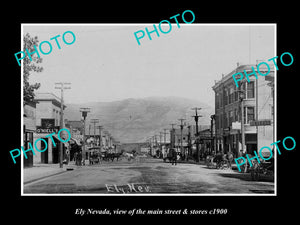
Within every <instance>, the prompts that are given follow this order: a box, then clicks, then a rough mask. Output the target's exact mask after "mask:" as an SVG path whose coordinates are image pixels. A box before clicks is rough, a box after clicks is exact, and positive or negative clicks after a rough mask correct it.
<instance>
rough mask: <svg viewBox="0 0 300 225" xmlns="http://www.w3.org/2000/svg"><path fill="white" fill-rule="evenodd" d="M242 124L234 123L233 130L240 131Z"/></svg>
mask: <svg viewBox="0 0 300 225" xmlns="http://www.w3.org/2000/svg"><path fill="white" fill-rule="evenodd" d="M240 129H241V123H240V122H232V130H240Z"/></svg>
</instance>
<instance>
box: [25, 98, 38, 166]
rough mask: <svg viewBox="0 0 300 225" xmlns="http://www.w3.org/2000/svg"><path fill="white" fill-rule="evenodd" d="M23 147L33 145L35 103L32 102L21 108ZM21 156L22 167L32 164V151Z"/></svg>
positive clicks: (27, 147)
mask: <svg viewBox="0 0 300 225" xmlns="http://www.w3.org/2000/svg"><path fill="white" fill-rule="evenodd" d="M23 110H24V112H23V147H24V149H29V148H30V144H31V145H32V146H33V136H34V133H35V130H36V126H35V110H36V104H35V103H34V102H30V103H27V104H26V105H24V108H23ZM26 156H27V158H25V155H24V156H23V159H24V160H23V162H24V164H23V166H24V167H32V166H33V153H32V151H28V152H27V153H26Z"/></svg>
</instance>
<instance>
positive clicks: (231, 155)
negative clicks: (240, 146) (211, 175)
mask: <svg viewBox="0 0 300 225" xmlns="http://www.w3.org/2000/svg"><path fill="white" fill-rule="evenodd" d="M227 160H228V166H229V168H230V169H232V166H231V164H232V161H233V154H232V152H228V153H227Z"/></svg>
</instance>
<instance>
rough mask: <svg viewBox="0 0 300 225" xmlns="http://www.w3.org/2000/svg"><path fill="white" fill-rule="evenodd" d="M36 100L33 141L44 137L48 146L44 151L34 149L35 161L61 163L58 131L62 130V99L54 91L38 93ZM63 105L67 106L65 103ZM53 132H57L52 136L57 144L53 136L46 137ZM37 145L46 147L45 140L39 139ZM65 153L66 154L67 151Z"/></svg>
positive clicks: (42, 147) (39, 147)
mask: <svg viewBox="0 0 300 225" xmlns="http://www.w3.org/2000/svg"><path fill="white" fill-rule="evenodd" d="M34 101H35V102H36V132H35V133H34V135H33V140H34V141H33V142H35V141H36V140H37V139H40V138H42V139H44V140H45V141H46V142H47V145H48V148H47V151H44V152H39V151H34V152H35V155H33V163H34V164H36V163H59V148H60V140H59V139H58V137H57V133H58V131H59V130H60V127H59V125H60V114H61V108H60V107H61V100H60V98H58V97H57V96H56V95H54V94H52V93H36V96H35V98H34ZM63 107H64V109H65V108H66V106H65V105H64V106H63ZM53 132H55V135H53V136H52V137H53V140H54V142H55V145H54V144H53V142H52V140H51V137H46V136H47V135H49V134H51V133H53ZM36 145H37V148H38V149H41V150H42V149H44V148H45V144H44V142H43V141H38V142H37V144H36ZM64 145H65V143H64V144H63V146H64ZM63 153H64V154H65V151H63Z"/></svg>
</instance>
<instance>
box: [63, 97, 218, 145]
mask: <svg viewBox="0 0 300 225" xmlns="http://www.w3.org/2000/svg"><path fill="white" fill-rule="evenodd" d="M81 107H90V108H91V112H90V113H89V114H88V117H87V124H88V123H89V120H90V119H99V121H100V123H99V124H98V125H102V126H103V127H104V129H105V130H107V131H109V132H110V133H111V134H112V135H113V136H114V138H115V139H116V140H118V141H120V142H122V143H136V142H143V141H145V140H146V138H147V137H150V136H152V135H154V134H155V133H158V132H160V131H162V130H163V129H164V128H167V129H170V127H171V126H170V124H171V123H176V124H179V121H178V119H179V118H185V119H186V122H187V123H189V124H192V125H194V124H195V122H194V120H193V118H192V117H191V116H192V115H194V114H195V111H193V110H192V109H191V108H193V107H200V108H202V109H201V110H200V115H202V117H201V118H200V119H199V125H208V124H210V115H212V114H214V109H213V108H212V107H211V106H208V105H207V104H204V103H201V102H199V101H197V100H192V99H186V98H181V97H148V98H140V99H139V98H129V99H124V100H121V101H113V102H90V103H84V104H67V108H66V110H65V118H66V119H68V120H80V119H81V114H80V112H79V109H80V108H81ZM86 128H88V125H87V126H86ZM92 128H93V127H92ZM177 128H178V127H177ZM87 130H88V129H87ZM93 132H94V131H93V130H92V131H91V133H92V134H93Z"/></svg>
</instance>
